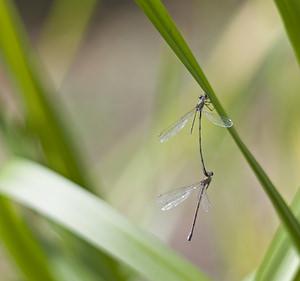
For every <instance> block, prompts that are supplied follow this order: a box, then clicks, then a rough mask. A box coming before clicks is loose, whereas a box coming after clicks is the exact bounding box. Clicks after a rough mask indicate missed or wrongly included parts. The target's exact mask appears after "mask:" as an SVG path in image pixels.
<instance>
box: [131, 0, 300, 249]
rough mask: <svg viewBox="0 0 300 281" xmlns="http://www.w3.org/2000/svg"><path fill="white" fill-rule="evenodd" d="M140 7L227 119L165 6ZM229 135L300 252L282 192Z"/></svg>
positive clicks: (298, 231)
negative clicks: (280, 192)
mask: <svg viewBox="0 0 300 281" xmlns="http://www.w3.org/2000/svg"><path fill="white" fill-rule="evenodd" d="M135 1H136V3H137V4H138V5H139V6H140V8H141V9H142V10H143V12H144V13H145V14H146V16H147V17H148V18H149V20H150V21H151V22H152V24H153V25H154V26H155V28H156V29H157V31H158V32H159V33H160V34H161V36H162V37H163V38H164V39H165V41H166V42H167V43H168V45H169V46H170V47H171V49H172V50H173V51H174V52H175V54H176V55H177V57H178V58H179V59H180V60H181V62H182V63H183V64H184V65H185V67H186V68H187V69H188V71H189V72H190V73H191V75H192V76H193V77H194V78H195V80H196V81H197V82H198V84H199V85H200V87H201V88H202V89H203V91H204V92H206V93H207V94H208V95H209V96H210V98H211V100H212V103H213V104H214V106H215V108H216V110H217V111H218V113H219V114H220V115H222V116H225V117H227V115H226V113H225V111H224V109H223V107H222V106H221V104H220V102H219V100H218V99H217V97H216V95H215V93H214V91H213V89H212V87H211V85H210V84H209V82H208V80H207V78H206V77H205V75H204V73H203V71H202V70H201V68H200V66H199V64H198V62H197V61H196V59H195V57H194V55H193V54H192V52H191V50H190V49H189V47H188V45H187V44H186V42H185V40H184V39H183V37H182V36H181V34H180V32H179V31H178V29H177V27H176V26H175V24H174V22H173V21H172V19H171V17H170V16H169V14H168V12H167V10H166V9H165V7H164V6H163V4H162V3H161V1H160V0H135ZM228 130H229V133H230V135H231V136H232V138H233V139H234V141H235V143H236V144H237V146H238V147H239V149H240V151H241V152H242V154H243V155H244V157H245V158H246V160H247V162H248V164H249V166H250V167H251V168H252V170H253V172H254V173H255V175H256V177H257V178H258V180H259V181H260V183H261V185H262V186H263V188H264V190H265V192H266V193H267V195H268V197H269V199H270V200H271V202H272V204H273V206H274V208H275V210H276V212H277V214H278V216H279V217H280V219H281V221H282V222H283V224H284V226H285V227H286V228H287V230H288V233H289V234H290V236H291V237H292V239H293V242H294V245H295V246H296V248H297V250H298V251H299V252H300V225H299V223H298V221H297V219H296V218H295V216H294V215H293V213H292V212H291V210H290V209H289V207H288V206H287V204H286V203H285V201H284V200H283V198H282V197H281V196H280V194H279V192H278V191H277V189H276V188H275V186H274V185H273V183H272V182H271V180H270V179H269V177H268V176H267V175H266V173H265V172H264V170H263V169H262V168H261V166H260V165H259V164H258V162H257V161H256V159H255V158H254V157H253V155H252V154H251V152H250V151H249V150H248V148H247V147H246V145H245V144H244V143H243V142H242V140H241V139H240V137H239V135H238V133H237V131H236V130H235V128H234V127H231V128H228Z"/></svg>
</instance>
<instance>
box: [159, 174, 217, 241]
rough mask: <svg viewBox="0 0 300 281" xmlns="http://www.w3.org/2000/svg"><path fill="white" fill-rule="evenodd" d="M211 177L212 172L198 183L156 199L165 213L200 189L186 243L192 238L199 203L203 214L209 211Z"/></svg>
mask: <svg viewBox="0 0 300 281" xmlns="http://www.w3.org/2000/svg"><path fill="white" fill-rule="evenodd" d="M212 175H213V172H208V173H207V176H205V177H204V178H203V179H202V180H201V181H200V182H197V183H193V184H191V185H188V186H185V187H180V188H177V189H174V190H171V191H169V192H166V193H163V194H161V195H159V196H158V197H157V202H158V203H162V204H163V206H162V208H161V209H162V210H163V211H167V210H170V209H172V208H174V207H176V206H178V205H179V204H180V203H182V202H183V201H184V200H185V199H187V198H188V197H189V196H190V195H191V194H192V192H193V191H194V190H196V189H198V188H200V190H199V195H198V200H197V205H196V209H195V213H194V217H193V222H192V226H191V230H190V233H189V235H188V236H187V240H188V241H191V239H192V236H193V232H194V228H195V224H196V219H197V214H198V210H199V206H200V202H201V206H202V208H203V210H204V211H205V212H208V211H209V209H210V202H209V199H208V196H207V189H208V187H209V184H210V182H211V177H212Z"/></svg>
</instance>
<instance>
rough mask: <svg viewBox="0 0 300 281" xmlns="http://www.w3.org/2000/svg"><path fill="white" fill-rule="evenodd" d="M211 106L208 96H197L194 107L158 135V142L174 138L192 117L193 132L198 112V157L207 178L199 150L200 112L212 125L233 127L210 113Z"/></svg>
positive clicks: (224, 119) (221, 117)
mask: <svg viewBox="0 0 300 281" xmlns="http://www.w3.org/2000/svg"><path fill="white" fill-rule="evenodd" d="M210 104H211V101H210V99H209V98H208V96H207V95H206V94H205V95H201V96H199V101H198V103H197V104H196V106H195V107H194V108H193V109H192V110H190V111H189V112H187V113H186V114H185V115H183V116H182V117H181V118H179V119H178V120H176V121H175V122H174V123H172V124H171V125H170V126H169V127H167V128H166V129H164V130H163V131H162V132H161V133H160V134H159V135H158V139H159V141H160V142H166V141H168V140H169V139H170V138H172V137H173V136H175V135H176V134H177V133H178V132H179V131H180V130H181V129H183V128H184V126H185V125H186V124H187V122H188V121H189V120H190V118H191V117H192V116H193V115H194V119H193V123H192V127H191V133H192V132H193V128H194V123H195V119H196V113H197V112H199V149H200V157H201V163H202V169H203V173H204V175H205V176H208V173H207V171H206V169H205V165H204V160H203V156H202V148H201V115H202V112H203V113H204V115H205V116H206V118H207V119H208V120H209V121H211V122H212V123H213V124H215V125H217V126H221V127H231V126H232V125H233V122H232V121H231V120H230V119H228V118H226V117H224V116H221V115H218V114H215V113H212V112H211V111H212V109H211V108H210V107H209V105H210ZM204 106H206V107H207V108H208V109H209V110H210V111H207V110H203V107H204Z"/></svg>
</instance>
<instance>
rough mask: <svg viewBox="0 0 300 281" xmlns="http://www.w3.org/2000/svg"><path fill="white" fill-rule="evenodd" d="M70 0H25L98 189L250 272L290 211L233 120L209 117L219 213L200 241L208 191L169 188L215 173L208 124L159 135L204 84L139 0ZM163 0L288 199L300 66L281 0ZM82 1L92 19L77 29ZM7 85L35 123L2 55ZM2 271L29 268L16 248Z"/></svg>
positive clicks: (8, 98)
mask: <svg viewBox="0 0 300 281" xmlns="http://www.w3.org/2000/svg"><path fill="white" fill-rule="evenodd" d="M58 2H60V1H34V0H30V1H20V0H19V1H16V4H17V7H18V11H19V13H20V15H21V17H22V20H23V23H24V25H25V28H26V31H27V32H28V34H29V36H30V40H31V42H32V44H33V45H34V48H35V50H36V52H37V55H38V56H39V58H40V59H41V62H42V64H43V66H44V68H45V70H46V72H47V77H44V78H45V79H46V80H47V81H48V83H50V84H51V85H52V86H53V88H54V89H55V91H54V93H53V95H52V96H51V100H52V101H53V103H54V105H55V107H56V108H57V111H58V112H59V113H60V115H61V116H62V118H63V121H64V123H65V124H66V127H67V129H68V131H69V132H70V134H71V136H72V138H73V139H74V141H75V143H76V145H77V147H78V148H79V151H80V153H81V155H82V156H83V159H84V160H85V162H86V164H87V166H88V168H89V176H90V177H91V179H92V180H93V182H94V185H95V186H96V187H97V189H96V191H95V192H96V193H98V194H101V196H103V197H104V198H105V199H106V200H107V201H108V202H109V203H110V204H112V205H113V206H114V207H115V208H116V209H118V210H119V211H120V212H122V213H123V214H125V215H126V216H127V217H129V218H130V219H132V220H133V221H134V222H136V223H137V224H139V225H141V226H142V227H143V228H144V229H147V230H148V231H150V232H152V233H153V234H154V235H155V236H157V237H159V238H160V239H162V240H163V241H164V242H165V243H166V244H168V245H170V247H172V248H173V249H175V250H176V251H177V252H179V253H180V254H182V255H183V256H185V257H186V258H187V259H188V260H190V261H191V262H192V263H194V264H196V265H197V266H198V267H199V268H201V269H202V270H203V271H204V272H205V273H206V274H207V275H209V276H211V277H212V278H214V279H215V280H241V279H242V278H244V277H245V276H246V275H247V274H248V273H249V272H251V271H252V270H254V269H255V268H256V267H257V266H258V265H259V264H260V262H261V261H262V259H263V256H264V254H265V252H266V250H267V247H268V245H269V243H270V241H271V239H272V237H273V235H274V233H275V231H276V229H277V227H278V225H279V220H278V218H277V216H276V214H275V212H274V209H273V207H272V206H271V204H270V202H269V200H268V198H267V197H266V195H265V194H264V191H263V190H262V188H261V186H260V184H259V183H258V181H257V180H256V178H255V177H254V175H253V173H252V171H251V170H250V168H249V167H248V165H247V163H246V161H245V159H244V158H243V156H242V155H241V153H240V151H239V150H238V148H237V147H236V145H235V144H234V142H233V141H232V139H231V138H230V136H229V134H228V133H227V131H226V129H224V128H220V127H217V126H214V125H213V124H211V123H210V122H208V121H207V120H206V119H205V118H203V123H202V124H203V127H202V128H203V130H202V133H203V150H204V158H205V163H206V166H207V169H208V170H212V171H213V172H214V176H213V180H212V183H211V185H210V188H209V190H208V195H209V198H210V201H211V204H212V206H211V210H210V212H209V213H208V214H206V213H204V212H203V211H202V210H200V212H199V216H198V221H197V224H196V229H195V233H194V237H193V239H192V241H191V242H187V241H186V236H187V234H188V232H189V229H190V225H191V220H192V216H193V212H194V208H195V204H196V199H197V195H196V194H194V196H191V198H189V199H188V200H186V202H184V203H182V204H181V205H180V206H178V207H177V208H175V209H174V210H170V211H168V212H162V211H161V209H160V206H159V204H157V203H156V196H157V195H158V194H160V193H162V192H165V191H168V190H171V189H173V188H177V187H181V186H185V185H188V184H191V183H193V182H197V181H199V180H200V179H201V177H202V171H201V165H200V157H199V150H198V142H197V141H198V135H197V130H195V131H194V134H193V135H190V134H189V128H190V126H189V125H187V128H184V129H183V130H182V131H181V132H180V133H179V134H178V135H177V136H176V137H175V138H173V139H171V140H170V141H168V142H167V143H164V144H161V143H159V142H158V139H157V135H158V133H159V132H160V131H161V130H162V129H164V128H165V127H167V126H168V125H170V124H171V123H172V122H173V121H175V120H176V119H177V118H179V117H180V116H181V115H183V114H184V113H186V112H187V111H188V110H190V109H191V108H192V107H193V106H194V105H195V104H196V102H197V97H198V95H199V94H202V90H201V89H200V88H199V86H198V85H197V84H196V83H195V81H194V80H193V78H192V77H191V75H190V74H189V73H188V72H187V70H186V69H184V67H183V66H182V65H181V64H180V62H179V60H178V59H177V58H176V57H175V55H174V54H173V53H172V51H171V50H170V49H169V47H168V46H167V45H166V43H165V42H164V41H163V39H162V38H161V37H160V35H159V34H158V32H157V31H156V30H155V29H154V27H153V26H152V24H151V23H150V22H149V20H148V19H147V18H146V16H145V15H144V14H143V12H142V11H141V10H140V8H139V7H138V6H137V5H136V3H135V2H134V1H117V0H113V1H108V0H107V1H99V2H96V1H87V3H89V4H87V6H86V7H87V8H86V9H90V10H91V11H90V14H89V13H88V12H87V11H85V10H84V9H83V8H82V4H81V5H78V2H80V1H64V2H65V6H64V5H63V4H61V3H60V4H59V3H58ZM163 3H164V5H165V7H166V8H167V10H168V11H169V13H170V15H171V17H172V18H173V20H174V22H175V24H176V25H177V27H178V28H179V30H180V31H181V32H182V34H183V36H184V38H185V39H186V40H187V42H188V44H189V46H190V47H191V49H192V51H193V53H194V55H195V57H196V58H197V60H198V62H199V63H200V65H201V67H202V69H203V70H204V72H205V74H206V76H207V78H208V80H209V81H210V83H211V85H212V86H213V88H214V90H215V92H216V94H217V96H218V98H219V99H220V101H221V103H222V105H223V106H224V107H225V110H226V112H227V114H228V115H229V117H230V118H231V119H232V120H233V122H234V126H235V128H236V130H237V131H238V133H239V134H240V136H241V138H242V140H243V141H244V142H245V144H246V145H247V146H248V147H249V148H250V151H251V152H252V153H253V154H254V156H255V157H256V159H257V160H258V161H259V163H260V164H261V165H262V167H263V169H264V170H265V171H266V172H267V174H268V175H269V176H270V178H271V179H272V181H273V183H274V184H275V186H276V187H278V190H279V191H280V193H281V194H282V196H283V197H284V198H285V200H286V201H287V202H288V203H289V202H290V201H291V200H292V198H293V196H294V194H295V192H296V190H297V189H298V186H299V173H298V171H299V166H300V146H299V141H300V131H299V120H300V119H299V118H300V111H299V104H300V95H299V91H300V79H299V67H298V66H297V63H296V59H295V56H294V53H293V51H292V48H291V45H290V43H289V41H288V39H287V36H286V33H285V31H284V28H283V24H282V21H281V19H280V16H279V13H278V11H277V9H276V6H275V4H274V2H272V1H236V0H235V1H233V0H231V1H226V2H224V1H220V0H217V1H203V0H201V1H200V0H194V1H192V0H188V1H179V0H172V1H170V0H168V1H163ZM81 14H82V15H84V14H89V20H87V22H86V25H84V27H83V28H82V29H81V30H78V26H77V24H79V23H80V22H81V21H82V20H83V19H82V18H81V16H80V15H81ZM78 34H81V35H80V36H79V35H78ZM0 92H1V100H2V103H3V104H4V105H5V107H4V108H5V111H6V114H7V115H8V116H10V118H11V119H13V120H17V122H20V123H22V122H23V121H24V120H22V116H23V115H22V113H20V111H21V104H20V102H19V99H18V94H17V92H16V90H15V88H14V86H13V85H12V83H11V81H10V80H9V78H8V75H7V73H6V69H5V66H4V65H3V64H2V65H1V69H0ZM6 154H7V151H6V147H5V145H4V144H3V143H2V145H1V155H2V156H3V158H5V155H6ZM0 272H2V273H1V274H2V275H3V276H4V277H3V279H1V280H19V279H18V272H17V271H16V269H15V268H14V267H13V266H12V265H11V264H10V262H9V257H8V256H7V254H6V253H5V251H1V260H0ZM5 278H6V279H5Z"/></svg>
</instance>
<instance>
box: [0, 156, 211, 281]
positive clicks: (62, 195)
mask: <svg viewBox="0 0 300 281" xmlns="http://www.w3.org/2000/svg"><path fill="white" fill-rule="evenodd" d="M0 194H2V195H4V196H7V197H9V198H11V199H12V200H16V201H17V202H19V203H21V204H23V205H25V206H27V207H28V208H31V209H33V210H35V211H37V212H38V213H40V214H42V215H44V216H46V217H47V218H49V219H51V220H53V221H55V222H56V223H58V224H59V225H61V226H62V227H64V228H66V229H68V230H69V231H71V232H72V233H74V234H75V235H78V236H79V237H81V238H82V239H84V240H85V241H86V242H88V243H90V244H92V245H93V246H94V247H96V248H98V249H101V250H104V251H105V252H107V253H109V254H110V255H111V256H113V257H114V258H117V259H119V260H121V261H122V262H123V263H125V264H127V265H128V266H130V267H131V268H132V269H134V270H135V271H137V272H138V273H140V274H142V275H143V276H144V277H145V278H146V279H147V280H153V281H166V280H172V281H182V280H185V281H200V280H202V281H209V280H210V279H209V278H208V277H206V276H205V275H204V274H203V273H201V272H200V271H199V270H198V269H197V268H196V267H195V266H194V265H192V264H191V263H189V262H187V261H186V260H184V259H183V258H181V257H180V256H179V255H178V254H176V253H175V252H173V251H172V250H170V249H168V248H167V247H166V246H164V245H163V244H162V243H160V242H159V241H158V240H157V239H155V238H154V237H153V236H152V235H149V234H148V233H147V232H145V231H144V230H142V229H141V228H139V227H137V226H136V225H135V224H133V223H132V222H131V221H129V220H128V219H127V218H125V217H124V216H123V215H121V214H120V213H119V212H117V211H116V210H115V209H113V208H112V207H111V206H110V205H109V204H107V203H106V202H104V201H102V200H101V199H99V198H98V197H96V196H94V195H93V194H91V193H89V192H88V191H86V190H84V189H83V188H81V187H80V186H78V185H76V184H74V183H72V182H71V181H69V180H67V179H65V178H63V177H62V176H60V175H58V174H56V173H54V172H52V171H50V170H48V169H46V168H43V167H42V166H39V165H37V164H34V163H33V162H30V161H25V160H21V159H17V160H13V161H11V162H10V163H8V164H7V165H6V166H5V167H4V168H2V170H1V171H0ZM40 280H44V279H40ZM106 280H107V279H106Z"/></svg>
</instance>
